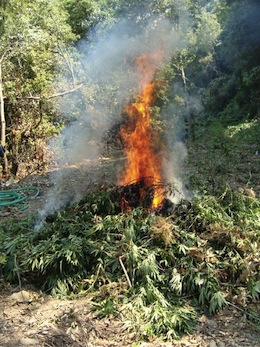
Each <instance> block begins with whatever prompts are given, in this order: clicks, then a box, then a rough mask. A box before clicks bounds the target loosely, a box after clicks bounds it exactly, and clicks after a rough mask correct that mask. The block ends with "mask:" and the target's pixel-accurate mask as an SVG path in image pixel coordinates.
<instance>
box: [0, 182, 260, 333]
mask: <svg viewBox="0 0 260 347" xmlns="http://www.w3.org/2000/svg"><path fill="white" fill-rule="evenodd" d="M112 192H113V190H111V188H110V189H109V188H106V189H104V190H102V191H98V192H95V193H93V194H90V195H89V196H87V197H86V198H85V199H84V200H82V201H81V202H80V203H79V204H77V205H74V206H72V207H70V208H68V209H67V210H65V211H63V212H58V213H57V214H56V215H55V216H50V217H49V218H47V220H48V219H49V222H45V223H44V225H43V226H42V227H41V229H40V230H37V231H36V230H34V225H35V220H34V219H32V218H28V219H25V220H23V221H22V222H18V221H13V222H9V223H8V224H5V225H4V226H3V225H2V226H1V229H0V238H1V246H0V254H1V258H0V259H1V265H0V271H1V276H3V277H4V278H5V280H7V281H17V280H18V279H19V281H22V283H23V284H25V283H34V284H35V285H37V286H38V287H40V288H41V289H44V290H45V291H47V292H49V293H51V294H52V295H56V296H59V297H61V298H62V297H67V296H75V295H79V296H85V295H91V297H92V302H93V310H95V311H96V312H97V316H98V317H104V316H109V315H115V316H117V317H121V318H123V320H124V321H125V322H126V324H129V326H128V328H129V329H136V331H140V335H141V337H143V338H153V337H155V336H161V337H163V338H166V339H171V338H176V337H178V336H179V334H180V333H183V332H184V333H185V332H190V331H191V330H192V328H193V326H194V324H195V323H196V316H197V314H198V312H199V311H201V310H203V311H205V312H208V313H211V314H213V313H215V312H216V311H218V310H220V309H222V307H223V306H225V305H227V304H228V302H231V303H233V302H234V297H236V298H237V299H236V302H239V300H242V298H240V296H241V295H242V294H241V293H242V291H241V288H243V289H244V290H245V292H246V297H245V298H243V300H245V303H244V305H245V306H246V304H248V303H249V302H251V301H252V300H258V299H259V297H260V285H259V284H260V277H259V273H260V272H259V246H260V234H259V230H260V220H259V216H260V201H259V199H256V198H252V197H249V196H247V195H244V194H241V193H236V194H235V193H234V192H233V191H231V189H230V188H228V187H227V188H226V189H225V191H223V193H222V195H221V196H219V197H216V196H215V197H214V196H212V195H209V196H206V195H205V196H203V197H201V198H196V199H194V200H193V201H192V203H189V202H187V201H182V202H181V203H180V204H179V205H177V206H176V208H175V210H174V212H173V214H172V215H171V216H169V217H167V218H166V217H162V216H159V215H155V214H151V213H148V212H147V211H145V210H142V209H141V208H137V209H134V210H133V211H132V212H131V213H130V212H129V213H122V212H120V213H119V212H118V205H117V203H116V202H115V201H113V199H112V196H113V194H112ZM127 322H128V323H127ZM141 327H142V328H141ZM140 329H141V330H140Z"/></svg>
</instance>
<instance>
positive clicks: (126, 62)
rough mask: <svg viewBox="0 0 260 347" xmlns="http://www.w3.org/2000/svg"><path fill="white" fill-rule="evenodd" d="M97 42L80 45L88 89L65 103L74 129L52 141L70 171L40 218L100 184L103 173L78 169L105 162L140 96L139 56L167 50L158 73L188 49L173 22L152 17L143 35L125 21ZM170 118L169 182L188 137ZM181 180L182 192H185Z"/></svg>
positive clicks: (56, 176) (57, 176)
mask: <svg viewBox="0 0 260 347" xmlns="http://www.w3.org/2000/svg"><path fill="white" fill-rule="evenodd" d="M181 16H183V21H184V22H185V23H186V25H187V22H188V15H187V13H185V12H182V13H180V18H179V21H180V22H181V21H182V18H181ZM179 27H180V25H179ZM186 30H187V28H186ZM97 32H100V31H98V30H97ZM184 36H185V35H184ZM91 42H92V44H91V46H90V45H89V44H88V43H87V42H85V41H82V42H80V43H79V45H78V50H79V52H80V53H81V57H82V58H81V60H80V64H79V66H80V69H79V71H77V75H79V79H80V80H83V81H84V88H83V89H82V90H81V91H79V92H77V93H76V94H74V95H71V94H69V95H68V96H66V98H64V99H62V101H61V104H60V109H61V111H63V115H64V116H66V117H68V119H69V125H68V126H67V128H66V129H64V130H63V131H62V133H61V134H60V135H59V136H58V137H57V138H55V139H54V140H53V141H52V143H51V144H50V148H51V149H50V150H51V152H53V153H55V154H56V155H55V161H56V162H57V164H58V166H59V167H65V168H64V169H63V170H57V171H55V172H54V173H53V189H52V190H51V192H49V194H48V196H47V199H46V205H45V207H44V208H43V210H42V211H40V219H44V218H45V217H46V216H47V215H48V214H51V213H53V212H54V211H56V210H58V209H60V208H62V207H63V206H64V205H66V204H68V203H71V202H74V201H77V200H79V199H80V198H81V197H82V196H83V195H84V194H86V188H88V187H93V185H94V184H95V182H96V181H97V180H98V179H100V177H99V176H100V172H95V171H94V174H93V170H92V171H91V170H90V172H92V174H89V173H88V172H86V173H85V174H83V176H82V177H81V178H80V179H77V177H75V169H76V168H74V167H72V165H74V166H75V165H78V166H81V165H82V163H83V164H84V163H93V162H95V161H96V162H98V161H99V159H100V152H101V147H102V146H101V143H102V139H103V137H104V134H105V133H106V132H107V131H108V130H109V129H110V127H111V126H113V124H115V123H116V122H118V121H119V119H120V116H121V113H122V109H123V107H124V105H125V104H126V103H127V102H129V100H130V99H131V98H132V97H133V95H134V94H136V93H137V92H138V88H139V86H138V80H139V79H138V76H137V75H136V74H137V72H136V66H135V64H134V62H135V59H136V57H139V56H141V55H142V54H145V53H152V52H157V51H158V50H162V51H163V55H162V57H161V58H160V59H158V60H156V61H155V62H154V63H155V69H157V68H160V67H161V66H164V65H165V64H167V63H168V62H169V61H170V59H171V57H172V56H173V55H174V54H175V53H176V52H177V51H178V49H181V48H183V47H185V45H187V43H186V42H185V40H184V39H183V35H182V34H181V33H180V32H179V29H176V26H173V24H172V23H170V22H169V21H168V20H167V19H164V18H160V17H152V16H151V17H150V18H149V20H146V25H144V26H140V27H139V28H138V30H137V29H136V27H135V26H134V25H132V24H131V25H130V24H129V23H126V22H124V21H121V22H120V23H118V24H116V25H115V26H114V27H113V28H111V29H110V30H109V31H108V32H107V33H106V34H104V33H103V34H102V35H101V37H98V36H94V37H93V38H92V40H91ZM155 69H154V71H155ZM80 74H81V75H80ZM153 78H154V74H147V76H146V82H151V81H152V80H153ZM72 104H73V106H71V105H72ZM75 104H76V106H77V107H78V105H81V109H80V112H78V114H77V115H76V116H75V117H74V118H73V116H72V114H73V110H74V107H75ZM77 109H78V108H77ZM172 110H173V108H172ZM168 119H169V122H171V123H172V124H173V125H174V126H172V125H171V126H170V127H169V128H170V129H172V131H173V133H171V134H168V135H167V136H168V140H169V143H170V145H171V150H170V154H169V157H168V159H169V160H170V162H171V164H170V165H169V164H168V165H167V170H166V171H168V173H167V177H168V178H170V179H175V178H176V176H175V173H177V172H178V167H179V166H180V161H181V159H180V158H183V157H184V156H185V147H184V146H183V145H182V144H181V141H180V139H178V138H177V135H176V132H178V131H180V132H182V131H183V129H181V128H178V126H177V125H178V124H175V123H176V117H174V116H173V117H172V118H171V117H168ZM178 122H179V120H178ZM173 153H174V154H173ZM101 170H102V169H101ZM170 172H171V173H170ZM114 174H115V173H114ZM114 174H111V175H112V176H113V175H114ZM178 174H179V173H178ZM91 175H92V177H91ZM180 177H181V175H179V177H178V188H179V189H180V190H181V191H182V193H184V191H183V188H182V187H181V184H180V181H181V178H180ZM111 181H112V182H115V176H114V177H111ZM84 187H85V188H84Z"/></svg>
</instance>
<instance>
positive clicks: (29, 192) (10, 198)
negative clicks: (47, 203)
mask: <svg viewBox="0 0 260 347" xmlns="http://www.w3.org/2000/svg"><path fill="white" fill-rule="evenodd" d="M39 194H40V188H38V187H22V188H16V189H11V190H2V191H0V208H1V207H6V206H17V207H19V208H20V207H21V206H23V209H24V208H26V205H24V202H25V200H29V199H35V198H36V197H37V196H38V195H39Z"/></svg>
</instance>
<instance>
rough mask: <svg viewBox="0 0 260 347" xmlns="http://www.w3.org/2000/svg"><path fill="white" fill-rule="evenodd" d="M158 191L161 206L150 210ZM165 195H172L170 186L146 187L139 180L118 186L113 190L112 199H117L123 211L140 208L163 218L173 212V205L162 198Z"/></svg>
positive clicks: (155, 185) (164, 184)
mask: <svg viewBox="0 0 260 347" xmlns="http://www.w3.org/2000/svg"><path fill="white" fill-rule="evenodd" d="M158 191H159V192H160V194H162V201H161V204H160V206H156V207H154V208H151V206H152V202H153V201H154V199H155V194H156V192H158ZM166 195H167V196H173V195H174V192H173V187H172V186H171V185H169V184H166V183H163V182H157V184H155V183H154V184H152V185H146V181H145V180H139V181H136V182H132V183H130V184H128V185H125V186H119V187H117V188H116V189H115V190H114V198H119V200H120V201H121V208H122V210H123V211H129V210H132V209H134V208H137V207H139V206H141V207H143V208H145V209H148V210H153V211H154V212H155V213H157V214H160V215H165V216H166V215H170V214H171V213H172V212H173V210H174V204H173V203H172V202H171V200H170V199H168V198H165V197H164V196H166ZM160 198H161V197H160ZM116 200H117V199H116Z"/></svg>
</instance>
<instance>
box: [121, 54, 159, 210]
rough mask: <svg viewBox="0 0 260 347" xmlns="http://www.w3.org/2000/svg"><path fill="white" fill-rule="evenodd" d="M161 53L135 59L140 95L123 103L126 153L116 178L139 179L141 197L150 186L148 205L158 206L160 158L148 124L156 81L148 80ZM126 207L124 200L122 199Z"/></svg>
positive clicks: (137, 180)
mask: <svg viewBox="0 0 260 347" xmlns="http://www.w3.org/2000/svg"><path fill="white" fill-rule="evenodd" d="M158 58H159V59H160V54H158V53H156V54H153V55H143V56H141V57H139V58H138V59H137V61H136V62H137V67H138V69H137V70H138V75H139V76H141V77H142V78H141V79H140V83H139V87H140V90H141V92H140V95H139V96H138V101H136V102H133V103H131V104H129V105H128V106H126V108H125V112H126V113H127V115H128V120H127V124H126V125H124V126H122V127H121V138H122V140H123V143H124V146H125V152H126V159H127V160H126V169H125V171H124V173H123V175H122V178H121V179H120V181H119V184H120V185H122V186H125V185H128V184H131V183H133V182H139V183H140V182H141V188H140V192H139V193H140V196H141V198H142V195H144V194H145V191H146V190H147V189H149V188H150V187H152V189H153V192H152V193H153V194H152V195H153V196H152V202H151V206H150V208H152V209H154V208H158V207H159V206H160V204H161V203H162V201H163V198H164V196H163V190H162V188H160V185H159V183H160V182H161V181H162V160H161V158H160V155H159V154H158V153H157V151H156V149H155V146H154V143H156V140H157V134H156V132H155V131H154V130H153V129H152V126H151V106H152V104H153V101H154V90H155V83H153V82H147V81H149V80H151V77H152V76H153V74H154V71H155V66H156V64H155V63H156V62H157V61H158ZM124 206H127V201H124Z"/></svg>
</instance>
